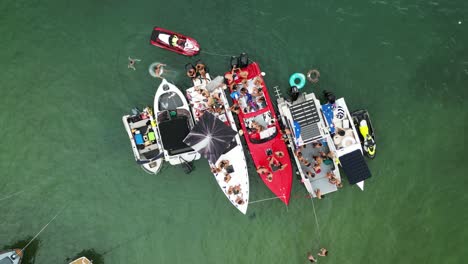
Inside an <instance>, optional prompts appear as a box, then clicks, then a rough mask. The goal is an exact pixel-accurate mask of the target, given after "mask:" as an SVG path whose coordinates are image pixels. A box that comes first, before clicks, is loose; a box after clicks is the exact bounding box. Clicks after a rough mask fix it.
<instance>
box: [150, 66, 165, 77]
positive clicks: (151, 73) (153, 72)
mask: <svg viewBox="0 0 468 264" xmlns="http://www.w3.org/2000/svg"><path fill="white" fill-rule="evenodd" d="M159 64H161V63H159V62H153V63H151V65H150V66H149V68H148V71H149V74H150V75H151V76H153V77H154V78H157V77H158V76H156V67H158V65H159ZM163 72H164V67H161V68H160V73H159V76H161V74H163Z"/></svg>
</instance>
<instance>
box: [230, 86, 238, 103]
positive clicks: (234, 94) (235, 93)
mask: <svg viewBox="0 0 468 264" xmlns="http://www.w3.org/2000/svg"><path fill="white" fill-rule="evenodd" d="M230 96H231V98H232V99H233V100H238V99H239V97H240V93H239V92H238V91H237V86H234V87H232V92H231V94H230Z"/></svg>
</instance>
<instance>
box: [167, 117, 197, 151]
mask: <svg viewBox="0 0 468 264" xmlns="http://www.w3.org/2000/svg"><path fill="white" fill-rule="evenodd" d="M159 131H160V133H161V140H162V143H163V145H164V149H165V150H167V151H168V152H169V154H170V155H177V154H180V153H185V152H189V151H193V149H192V148H191V147H189V146H188V145H187V144H185V143H184V142H183V140H184V138H185V137H186V136H187V135H188V133H189V132H190V130H189V125H188V120H187V117H186V116H180V117H177V118H174V119H171V120H165V121H163V122H161V123H159Z"/></svg>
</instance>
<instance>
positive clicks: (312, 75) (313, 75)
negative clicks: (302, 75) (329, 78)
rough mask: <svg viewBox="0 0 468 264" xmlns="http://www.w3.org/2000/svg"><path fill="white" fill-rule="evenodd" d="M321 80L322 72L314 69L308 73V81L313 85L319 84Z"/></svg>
mask: <svg viewBox="0 0 468 264" xmlns="http://www.w3.org/2000/svg"><path fill="white" fill-rule="evenodd" d="M319 78H320V72H319V71H318V70H316V69H312V70H310V71H308V72H307V80H309V82H311V83H318V81H319Z"/></svg>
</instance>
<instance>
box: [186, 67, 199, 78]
mask: <svg viewBox="0 0 468 264" xmlns="http://www.w3.org/2000/svg"><path fill="white" fill-rule="evenodd" d="M185 69H186V70H187V77H189V78H190V79H192V80H193V79H195V78H197V70H196V68H195V67H194V66H193V65H192V64H191V63H187V64H185Z"/></svg>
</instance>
